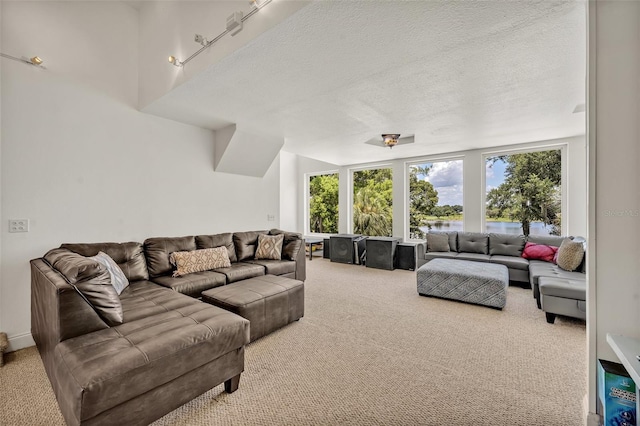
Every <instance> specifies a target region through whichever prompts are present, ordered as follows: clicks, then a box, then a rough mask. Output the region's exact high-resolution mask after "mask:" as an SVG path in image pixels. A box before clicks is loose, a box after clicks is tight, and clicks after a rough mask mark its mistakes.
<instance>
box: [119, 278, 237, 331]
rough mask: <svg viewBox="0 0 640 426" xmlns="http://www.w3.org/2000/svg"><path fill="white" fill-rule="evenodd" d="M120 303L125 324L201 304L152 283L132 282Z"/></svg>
mask: <svg viewBox="0 0 640 426" xmlns="http://www.w3.org/2000/svg"><path fill="white" fill-rule="evenodd" d="M167 278H169V277H167ZM223 278H224V277H223ZM120 302H121V303H122V311H123V313H124V321H123V322H125V323H127V322H131V321H136V320H139V319H141V318H146V317H149V316H152V315H156V314H162V313H165V312H167V311H170V310H173V309H178V308H181V307H183V306H187V305H192V304H194V303H199V302H198V300H197V299H194V298H193V297H189V296H187V295H184V294H180V293H178V292H176V291H174V290H172V289H171V288H167V287H164V286H161V285H159V284H156V283H153V282H151V281H135V282H132V283H131V284H130V285H129V287H127V288H126V289H125V290H124V291H123V292H122V294H121V295H120Z"/></svg>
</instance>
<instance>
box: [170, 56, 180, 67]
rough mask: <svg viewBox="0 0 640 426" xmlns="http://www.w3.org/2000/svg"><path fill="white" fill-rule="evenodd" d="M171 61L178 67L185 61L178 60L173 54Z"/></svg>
mask: <svg viewBox="0 0 640 426" xmlns="http://www.w3.org/2000/svg"><path fill="white" fill-rule="evenodd" d="M169 63H170V64H172V65H175V66H176V67H181V66H182V65H183V63H182V62H180V61H179V60H177V59H176V57H175V56H173V55H171V56H169Z"/></svg>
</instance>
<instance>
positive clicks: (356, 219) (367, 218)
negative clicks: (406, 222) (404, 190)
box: [353, 168, 393, 237]
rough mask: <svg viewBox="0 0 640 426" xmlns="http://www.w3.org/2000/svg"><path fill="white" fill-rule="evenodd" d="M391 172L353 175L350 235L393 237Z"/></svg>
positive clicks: (381, 170) (358, 171)
mask: <svg viewBox="0 0 640 426" xmlns="http://www.w3.org/2000/svg"><path fill="white" fill-rule="evenodd" d="M392 175H393V173H392V170H391V169H390V168H383V169H369V170H356V171H354V172H353V232H354V233H356V234H362V235H369V236H382V237H390V236H391V235H392V234H393V180H392Z"/></svg>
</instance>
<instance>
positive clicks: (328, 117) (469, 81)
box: [145, 1, 586, 165]
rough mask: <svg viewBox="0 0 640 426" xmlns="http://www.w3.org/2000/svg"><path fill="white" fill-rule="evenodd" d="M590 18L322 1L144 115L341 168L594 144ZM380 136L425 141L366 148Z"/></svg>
mask: <svg viewBox="0 0 640 426" xmlns="http://www.w3.org/2000/svg"><path fill="white" fill-rule="evenodd" d="M265 11H267V9H265ZM585 17H586V15H585V3H584V2H551V1H512V2H503V1H499V2H498V1H496V2H494V1H487V2H472V1H464V2H463V1H460V2H451V1H419V2H418V1H416V2H408V1H364V2H356V1H331V2H329V1H319V2H314V3H312V4H310V5H309V6H307V7H305V8H303V9H302V10H300V11H299V12H298V13H296V14H295V15H293V16H292V17H290V18H288V19H287V20H286V21H284V22H283V23H281V24H279V25H278V26H276V27H275V28H274V29H272V30H270V31H268V32H267V33H264V34H263V35H262V36H260V37H259V38H257V39H255V40H254V41H253V42H251V43H250V44H249V45H247V46H245V47H244V48H242V49H240V50H238V51H236V52H234V53H233V54H231V55H229V56H227V57H226V58H224V59H222V60H221V61H219V62H217V63H216V64H213V65H211V66H210V67H209V68H208V69H206V70H205V71H204V72H202V73H201V74H199V75H198V76H196V77H194V78H192V79H191V80H189V81H188V82H186V83H184V84H182V85H181V86H179V87H177V88H175V89H174V90H172V91H171V92H169V93H168V94H166V95H165V96H163V97H162V98H160V99H159V100H157V101H156V102H154V103H152V104H151V105H149V106H148V107H147V108H145V111H146V112H150V113H153V114H157V115H161V116H164V117H169V118H172V119H175V120H178V121H183V122H186V123H190V124H195V125H198V126H201V127H205V128H213V129H216V128H220V127H224V126H226V125H229V124H231V123H235V124H236V125H237V126H238V128H239V129H243V130H246V131H249V132H251V133H254V134H264V135H265V136H267V135H268V136H276V137H283V138H284V140H285V144H284V147H283V149H284V150H286V151H290V152H294V153H297V154H300V155H304V156H307V157H311V158H315V159H318V160H323V161H327V162H330V163H334V164H338V165H345V164H356V163H363V162H371V161H382V160H388V159H391V158H401V157H411V156H420V155H427V154H438V153H445V152H453V151H458V150H463V149H472V148H482V147H490V146H499V145H505V144H513V143H520V142H531V141H538V140H547V139H555V138H560V137H566V136H574V135H579V134H584V127H585V124H584V120H585V114H584V113H578V114H574V113H573V110H574V108H575V107H576V105H577V104H582V103H584V102H585V61H586V39H585V37H586V24H585ZM256 19H258V17H257V16H256ZM249 24H250V23H249ZM212 48H215V46H213V47H212ZM381 133H402V134H413V135H415V143H413V144H407V145H399V146H397V147H395V148H394V149H393V150H390V149H385V148H382V147H376V146H372V145H368V144H365V142H366V141H367V140H369V139H371V138H372V137H375V136H377V135H380V134H381Z"/></svg>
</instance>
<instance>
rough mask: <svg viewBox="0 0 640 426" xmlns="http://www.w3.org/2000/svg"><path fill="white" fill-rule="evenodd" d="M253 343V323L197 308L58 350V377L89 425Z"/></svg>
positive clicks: (93, 335)
mask: <svg viewBox="0 0 640 426" xmlns="http://www.w3.org/2000/svg"><path fill="white" fill-rule="evenodd" d="M248 342H249V322H248V321H247V320H245V319H244V318H242V317H240V316H238V315H235V314H232V313H230V312H227V311H225V310H223V309H220V308H216V307H214V306H211V305H208V304H206V303H202V302H196V303H193V304H190V305H186V306H183V307H181V308H177V309H174V310H171V311H168V312H163V313H160V314H158V315H152V316H148V317H145V318H142V319H139V320H136V321H131V322H127V323H125V324H122V325H120V326H117V327H113V328H109V329H105V330H100V331H96V332H93V333H89V334H85V335H83V336H79V337H76V338H73V339H69V340H66V341H64V342H62V343H60V344H58V345H57V346H56V348H55V352H54V359H55V366H56V367H55V368H56V377H57V378H58V380H59V382H60V388H61V389H62V392H63V394H64V395H65V396H66V397H67V398H66V401H67V402H68V403H70V404H74V407H72V409H71V410H70V411H71V412H74V413H77V416H78V422H79V423H80V422H83V423H84V422H85V421H86V420H89V419H91V418H92V417H94V416H96V415H97V414H99V413H102V412H104V411H106V410H108V409H110V408H113V407H115V406H117V405H119V404H122V403H123V402H125V401H129V400H131V399H132V398H134V397H136V396H138V395H141V394H143V393H145V392H147V391H149V390H150V389H154V388H157V387H158V386H160V385H163V384H165V383H169V382H171V381H172V380H174V379H176V378H178V377H180V376H182V375H184V374H186V373H188V372H190V371H192V370H193V369H195V368H197V367H200V366H202V365H205V364H207V363H209V362H211V361H212V360H214V359H216V358H219V357H220V356H222V355H225V354H227V353H229V352H232V351H236V350H238V349H240V348H242V347H243V346H244V345H245V344H247V343H248ZM124 420H126V419H123V421H124Z"/></svg>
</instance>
